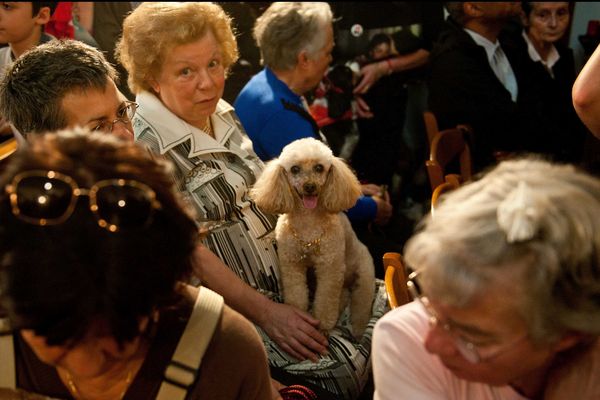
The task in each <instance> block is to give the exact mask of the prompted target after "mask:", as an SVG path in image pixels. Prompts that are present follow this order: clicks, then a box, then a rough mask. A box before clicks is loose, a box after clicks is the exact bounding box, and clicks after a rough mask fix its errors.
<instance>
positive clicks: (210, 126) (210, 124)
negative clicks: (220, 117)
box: [203, 117, 215, 138]
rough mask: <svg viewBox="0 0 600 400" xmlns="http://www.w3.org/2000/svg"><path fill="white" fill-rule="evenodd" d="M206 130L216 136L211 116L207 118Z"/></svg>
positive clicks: (210, 134)
mask: <svg viewBox="0 0 600 400" xmlns="http://www.w3.org/2000/svg"><path fill="white" fill-rule="evenodd" d="M203 130H204V132H206V133H207V134H208V135H209V136H212V137H213V138H214V137H215V133H214V131H213V128H212V123H211V122H210V117H208V119H207V120H206V124H205V125H204V129H203Z"/></svg>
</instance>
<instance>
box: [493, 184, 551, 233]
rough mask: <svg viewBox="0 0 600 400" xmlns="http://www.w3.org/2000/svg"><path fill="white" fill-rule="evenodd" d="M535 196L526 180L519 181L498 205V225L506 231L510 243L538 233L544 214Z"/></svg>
mask: <svg viewBox="0 0 600 400" xmlns="http://www.w3.org/2000/svg"><path fill="white" fill-rule="evenodd" d="M535 197H536V194H535V193H534V192H533V191H532V190H529V187H528V186H527V184H526V183H525V182H519V185H518V186H517V188H516V189H515V190H513V191H512V192H510V193H509V194H508V196H506V198H505V199H504V201H502V203H500V205H499V206H498V210H497V219H498V225H499V226H500V228H501V229H502V230H503V231H504V233H506V240H507V242H508V243H515V242H523V241H525V240H529V239H531V238H533V237H534V236H535V235H536V233H537V231H538V228H539V223H540V218H541V216H542V215H541V210H540V207H536V205H535V203H536V201H535V200H536V198H535ZM538 206H539V205H538Z"/></svg>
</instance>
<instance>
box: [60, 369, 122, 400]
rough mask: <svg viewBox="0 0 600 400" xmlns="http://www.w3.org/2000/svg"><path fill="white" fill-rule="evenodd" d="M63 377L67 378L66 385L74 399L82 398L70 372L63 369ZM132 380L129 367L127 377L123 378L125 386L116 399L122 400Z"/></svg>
mask: <svg viewBox="0 0 600 400" xmlns="http://www.w3.org/2000/svg"><path fill="white" fill-rule="evenodd" d="M65 377H66V378H67V387H68V388H69V391H70V392H71V394H72V395H73V397H74V398H75V399H83V397H81V394H80V393H79V389H77V386H76V385H75V382H73V377H72V376H71V373H70V372H69V371H66V370H65ZM132 380H133V370H132V369H129V371H128V372H127V378H125V388H124V389H123V391H122V392H121V394H120V395H119V397H118V400H123V397H125V393H127V389H129V385H130V384H131V381H132Z"/></svg>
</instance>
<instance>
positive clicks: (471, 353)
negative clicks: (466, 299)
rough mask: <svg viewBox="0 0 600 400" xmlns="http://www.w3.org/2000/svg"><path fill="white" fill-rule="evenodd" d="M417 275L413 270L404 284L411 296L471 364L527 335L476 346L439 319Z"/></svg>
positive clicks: (496, 352) (490, 356) (496, 353)
mask: <svg viewBox="0 0 600 400" xmlns="http://www.w3.org/2000/svg"><path fill="white" fill-rule="evenodd" d="M418 275H419V271H415V272H412V273H411V274H410V275H409V276H408V280H407V282H406V286H407V287H408V290H409V292H410V294H411V296H412V297H413V298H414V299H417V300H418V301H419V303H421V305H422V306H423V308H424V309H425V311H426V312H427V315H428V316H429V324H430V325H431V327H432V328H433V327H436V326H439V327H441V328H442V329H443V330H444V331H445V332H446V333H448V334H449V335H450V336H451V337H452V339H453V340H454V345H455V346H456V348H457V349H458V351H459V352H460V354H461V355H462V356H463V357H464V358H465V359H466V360H467V361H469V362H471V363H473V364H477V363H480V362H483V361H488V360H490V359H492V358H494V357H496V356H498V355H500V354H502V353H504V352H505V351H508V350H510V349H511V348H512V346H514V345H515V344H517V343H518V342H520V341H522V340H524V339H526V338H527V337H528V335H527V334H525V335H523V336H520V337H518V338H517V339H515V340H513V341H510V342H509V343H507V344H505V345H502V346H494V347H491V346H486V347H485V348H484V347H482V346H478V345H476V344H474V343H473V342H471V341H469V340H467V339H465V338H464V337H463V336H461V334H460V333H458V332H456V329H455V328H454V327H453V325H452V324H451V323H450V322H443V321H442V320H441V318H440V317H439V315H438V314H437V312H436V311H435V309H434V308H433V307H432V305H431V303H430V301H429V298H428V297H427V296H425V295H424V294H423V293H422V291H421V287H420V286H419V284H418V282H417V280H416V278H417V276H418Z"/></svg>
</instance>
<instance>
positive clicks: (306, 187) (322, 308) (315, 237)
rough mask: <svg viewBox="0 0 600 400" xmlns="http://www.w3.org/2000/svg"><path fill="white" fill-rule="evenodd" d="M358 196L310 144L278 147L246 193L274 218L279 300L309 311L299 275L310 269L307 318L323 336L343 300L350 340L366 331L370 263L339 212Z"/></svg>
mask: <svg viewBox="0 0 600 400" xmlns="http://www.w3.org/2000/svg"><path fill="white" fill-rule="evenodd" d="M360 194H361V187H360V183H359V182H358V180H357V178H356V176H355V175H354V173H353V172H352V170H351V169H350V168H349V167H348V166H347V165H346V163H345V162H344V161H343V160H342V159H340V158H337V157H334V156H333V154H332V152H331V150H330V149H329V148H328V147H327V146H326V145H325V144H323V143H322V142H320V141H318V140H316V139H312V138H306V139H299V140H296V141H294V142H292V143H290V144H288V145H287V146H285V147H284V148H283V151H282V152H281V155H280V156H279V158H277V159H274V160H271V161H269V162H268V163H267V165H266V167H265V170H264V171H263V173H262V175H261V176H260V178H259V179H258V181H257V182H256V184H255V185H254V188H253V189H252V190H251V192H250V195H251V197H252V198H253V199H254V201H255V202H256V204H257V205H258V206H259V207H261V208H262V209H263V210H265V211H268V212H271V213H274V214H281V215H280V217H279V219H278V221H277V227H276V229H275V234H276V238H277V246H278V253H279V260H280V267H281V279H282V284H283V295H284V300H285V302H286V303H288V304H291V305H294V306H296V307H298V308H300V309H301V310H308V309H309V288H308V285H307V270H308V269H309V268H310V267H313V268H314V272H315V278H316V288H315V293H314V300H313V305H312V312H313V315H314V316H315V318H317V319H319V320H320V321H321V324H320V329H321V330H323V331H324V332H327V331H329V330H331V329H332V328H333V327H334V326H335V325H336V323H337V321H338V318H339V314H340V311H341V310H343V308H344V307H345V305H346V302H347V300H348V297H350V302H351V303H350V313H351V322H352V329H353V334H354V336H355V337H360V336H361V335H362V333H363V331H364V329H365V328H366V325H367V322H368V320H369V317H370V315H371V304H372V301H373V296H374V291H375V277H374V267H373V259H372V258H371V256H370V254H369V251H368V250H367V248H366V247H365V245H364V244H362V243H361V242H360V241H359V240H358V238H357V237H356V235H355V234H354V231H353V230H352V226H351V225H350V222H349V221H348V218H347V217H346V215H345V214H344V213H343V212H342V211H343V210H345V209H347V208H350V207H352V206H353V205H354V204H355V203H356V200H357V199H358V197H359V196H360ZM345 288H346V289H349V291H350V293H348V291H347V290H344V289H345Z"/></svg>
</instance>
